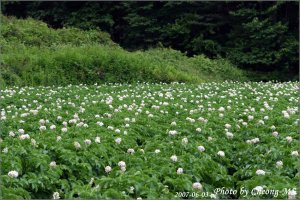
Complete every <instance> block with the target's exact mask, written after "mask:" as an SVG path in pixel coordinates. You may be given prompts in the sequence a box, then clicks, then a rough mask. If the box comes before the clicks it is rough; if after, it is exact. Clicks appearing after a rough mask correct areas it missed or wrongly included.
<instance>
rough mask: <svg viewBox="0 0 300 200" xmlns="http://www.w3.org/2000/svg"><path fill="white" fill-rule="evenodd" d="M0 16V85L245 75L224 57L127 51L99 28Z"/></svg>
mask: <svg viewBox="0 0 300 200" xmlns="http://www.w3.org/2000/svg"><path fill="white" fill-rule="evenodd" d="M1 19H2V23H3V26H2V27H1V31H2V36H1V37H0V43H1V45H2V47H3V50H2V59H1V73H0V75H1V76H0V82H1V83H3V84H1V85H21V86H23V85H31V86H36V85H66V84H79V83H88V84H94V83H105V82H130V83H133V82H143V81H147V82H166V83H170V82H190V83H201V82H206V81H223V80H227V79H229V80H246V78H245V77H246V76H245V75H244V72H243V71H241V70H239V69H237V68H236V67H235V66H233V65H232V64H231V63H229V62H228V61H226V60H223V59H216V60H212V59H209V58H206V57H205V56H203V55H200V56H195V57H193V58H189V57H187V56H186V55H185V54H183V53H181V52H179V51H176V50H172V49H167V48H157V49H150V50H147V51H135V52H128V51H126V50H124V49H122V48H121V47H119V46H118V45H116V44H115V43H113V42H112V41H111V40H110V38H109V35H107V34H106V33H103V32H101V31H97V30H91V31H82V30H79V29H73V28H67V29H59V30H54V29H51V28H48V27H47V26H46V24H44V23H42V22H38V21H35V20H32V19H27V20H16V19H14V18H7V17H3V16H2V18H1ZM232 74H234V75H232Z"/></svg>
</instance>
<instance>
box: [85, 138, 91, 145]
mask: <svg viewBox="0 0 300 200" xmlns="http://www.w3.org/2000/svg"><path fill="white" fill-rule="evenodd" d="M84 143H85V144H86V145H91V144H92V141H91V140H89V139H86V140H84Z"/></svg>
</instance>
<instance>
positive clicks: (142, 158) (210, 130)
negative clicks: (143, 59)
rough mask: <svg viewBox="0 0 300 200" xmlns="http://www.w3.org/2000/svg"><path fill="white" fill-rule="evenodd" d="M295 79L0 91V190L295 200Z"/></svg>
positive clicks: (64, 195) (10, 193) (24, 194)
mask: <svg viewBox="0 0 300 200" xmlns="http://www.w3.org/2000/svg"><path fill="white" fill-rule="evenodd" d="M298 84H299V83H298V82H285V83H277V82H267V83H254V82H246V83H241V82H223V83H214V82H212V83H204V84H199V85H193V84H183V83H171V84H164V83H160V84H149V83H137V84H103V85H97V84H95V85H69V86H66V87H54V86H53V87H42V86H39V87H9V88H5V89H3V90H1V91H0V98H1V99H0V106H1V116H0V117H1V143H0V146H1V151H2V153H1V181H2V183H1V194H2V197H3V198H4V199H21V198H26V199H37V198H39V199H42V198H47V199H49V198H54V199H58V198H61V199H69V198H88V199H95V198H98V199H100V198H101V199H146V198H151V199H157V198H164V199H171V198H212V199H214V198H226V199H228V198H234V199H237V198H246V199H247V198H253V197H255V198H266V199H270V198H296V194H297V192H298V193H299V191H297V190H296V189H294V188H297V184H298V182H299V171H298V168H299V141H298V140H299V135H298V122H299V120H298V118H299V111H298V96H299V93H298ZM222 188H223V189H222ZM230 190H232V191H235V192H230ZM244 190H247V191H249V193H248V194H247V195H245V194H243V193H242V191H244ZM270 190H278V191H279V192H278V194H277V195H274V193H271V192H263V191H270ZM251 191H254V193H252V194H251ZM260 191H261V192H260Z"/></svg>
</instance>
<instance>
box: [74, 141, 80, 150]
mask: <svg viewBox="0 0 300 200" xmlns="http://www.w3.org/2000/svg"><path fill="white" fill-rule="evenodd" d="M74 146H75V149H77V150H78V149H80V148H81V145H80V144H79V142H74Z"/></svg>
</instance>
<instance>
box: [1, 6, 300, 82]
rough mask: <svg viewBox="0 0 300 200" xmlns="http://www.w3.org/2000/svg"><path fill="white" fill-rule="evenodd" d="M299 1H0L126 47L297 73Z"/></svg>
mask: <svg viewBox="0 0 300 200" xmlns="http://www.w3.org/2000/svg"><path fill="white" fill-rule="evenodd" d="M298 7H299V2H298V1H280V2H259V1H257V2H205V1H202V2H192V1H185V2H158V1H156V2H4V3H3V6H2V11H3V13H4V14H7V15H15V16H18V17H26V16H32V17H34V18H36V19H40V20H43V21H45V22H47V23H48V24H49V25H51V26H53V27H56V28H57V27H59V28H62V27H67V26H75V27H79V28H83V29H88V30H89V29H95V28H96V27H98V28H100V29H102V30H104V31H106V32H108V33H109V34H110V35H111V36H112V39H113V41H115V42H116V43H118V44H120V45H121V46H122V47H124V48H126V49H129V50H137V49H149V48H153V47H156V46H157V45H158V43H160V44H162V45H163V46H165V47H171V48H174V49H176V50H180V51H181V52H187V55H188V56H193V55H199V54H204V55H206V56H208V57H209V58H216V57H218V56H221V57H223V58H228V59H229V60H230V61H231V62H233V63H234V64H236V65H237V66H239V67H240V68H242V69H247V70H249V69H250V70H258V71H262V72H273V71H275V74H279V75H280V74H281V75H280V76H279V77H277V78H278V79H280V78H281V79H283V78H287V79H291V78H293V77H295V76H298V71H299V69H298V65H299V58H298V57H299V55H298V54H299V47H298V44H299V39H298V35H299V13H298Z"/></svg>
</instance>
